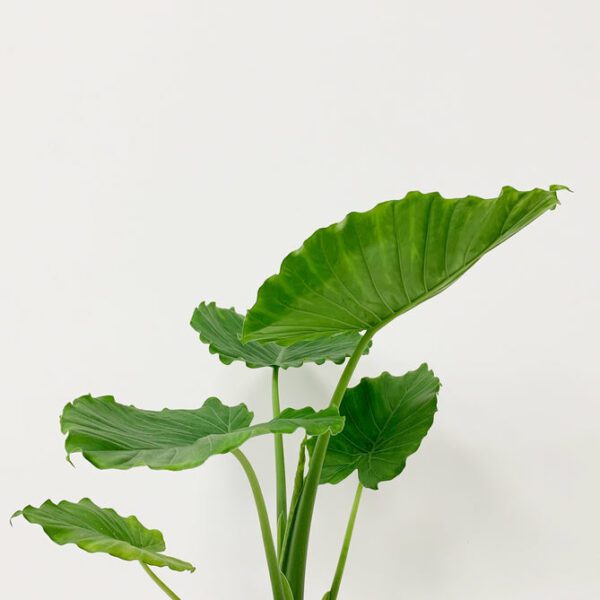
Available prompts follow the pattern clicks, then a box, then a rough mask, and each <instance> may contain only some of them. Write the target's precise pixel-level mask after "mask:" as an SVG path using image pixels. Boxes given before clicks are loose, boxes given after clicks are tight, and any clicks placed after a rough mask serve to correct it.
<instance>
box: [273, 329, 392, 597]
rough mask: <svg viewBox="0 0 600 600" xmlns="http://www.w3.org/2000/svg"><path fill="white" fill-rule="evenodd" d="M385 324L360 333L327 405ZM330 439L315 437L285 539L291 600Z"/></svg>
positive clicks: (336, 399)
mask: <svg viewBox="0 0 600 600" xmlns="http://www.w3.org/2000/svg"><path fill="white" fill-rule="evenodd" d="M385 323H386V322H383V323H381V325H378V326H377V327H374V328H372V329H369V330H367V331H366V332H365V333H364V334H363V336H362V338H361V340H360V342H359V343H358V345H357V346H356V348H355V349H354V352H353V353H352V356H351V357H350V360H348V363H347V364H346V367H345V369H344V371H343V373H342V376H341V377H340V380H339V382H338V384H337V386H336V388H335V391H334V392H333V396H332V398H331V403H330V406H334V407H336V408H339V406H340V404H341V403H342V399H343V397H344V393H345V391H346V389H347V387H348V384H349V383H350V379H351V377H352V375H353V373H354V370H355V369H356V365H357V364H358V361H359V360H360V358H361V356H362V354H363V352H364V351H365V349H366V348H367V346H368V345H369V342H370V341H371V339H372V337H373V336H374V335H375V333H377V331H379V329H380V328H381V327H382V326H383V325H384V324H385ZM330 437H331V434H330V433H324V434H323V435H321V436H319V437H318V438H317V442H316V443H315V447H314V450H313V455H312V458H311V461H310V466H309V469H308V473H307V475H306V479H305V481H304V487H303V489H302V495H301V496H300V501H299V503H298V510H297V513H296V516H295V518H294V524H293V530H292V532H291V535H290V537H289V552H287V553H286V561H285V564H284V566H283V567H284V573H285V575H286V577H287V579H288V581H289V583H290V587H291V589H292V593H293V594H294V599H295V600H303V598H304V577H305V574H306V558H307V554H308V540H309V537H310V526H311V522H312V516H313V512H314V507H315V500H316V497H317V490H318V488H319V481H320V479H321V471H322V470H323V463H324V462H325V455H326V453H327V446H328V445H329V438H330Z"/></svg>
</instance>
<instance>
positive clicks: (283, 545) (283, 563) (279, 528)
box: [142, 322, 385, 600]
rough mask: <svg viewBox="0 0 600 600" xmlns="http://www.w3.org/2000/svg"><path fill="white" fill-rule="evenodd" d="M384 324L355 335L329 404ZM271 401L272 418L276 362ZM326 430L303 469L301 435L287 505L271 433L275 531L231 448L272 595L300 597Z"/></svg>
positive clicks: (244, 462) (276, 409)
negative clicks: (248, 494)
mask: <svg viewBox="0 0 600 600" xmlns="http://www.w3.org/2000/svg"><path fill="white" fill-rule="evenodd" d="M384 324H385V322H384V323H382V324H381V325H380V326H378V327H376V328H373V329H370V330H368V331H367V332H366V333H364V334H363V336H362V337H361V339H360V342H359V343H358V345H357V346H356V348H355V350H354V352H353V353H352V356H350V358H349V360H348V362H347V363H346V366H345V368H344V370H343V372H342V375H341V377H340V379H339V381H338V384H337V386H336V388H335V390H334V392H333V396H332V398H331V402H330V404H329V406H331V407H334V408H339V407H340V404H341V403H342V399H343V397H344V393H345V392H346V389H347V388H348V384H349V383H350V379H351V377H352V375H353V373H354V371H355V369H356V365H357V364H358V361H359V360H360V358H361V356H362V355H363V353H364V351H365V349H366V348H367V346H368V345H369V342H370V341H371V339H372V338H373V336H374V335H375V333H376V332H377V331H378V330H379V329H380V328H381V327H382V326H383V325H384ZM271 391H272V405H273V417H274V418H277V417H278V416H279V413H280V412H281V406H280V400H279V368H278V367H273V370H272V386H271ZM330 437H331V434H330V433H325V434H322V435H320V436H319V437H318V438H317V441H316V443H315V446H314V450H313V452H312V456H311V459H310V463H309V468H308V471H307V473H306V475H305V473H304V471H305V461H306V439H305V440H304V441H303V442H302V445H301V448H300V456H299V459H298V466H297V468H296V477H295V480H294V489H293V493H292V496H291V501H290V504H289V510H288V498H287V496H288V495H287V484H286V475H285V456H284V448H283V436H282V435H281V434H275V435H274V443H275V476H276V537H275V538H274V537H273V531H272V528H271V523H270V519H269V513H268V510H267V505H266V503H265V498H264V495H263V492H262V489H261V486H260V482H259V480H258V477H257V476H256V472H255V471H254V468H253V467H252V464H251V463H250V461H249V460H248V458H247V457H246V455H245V454H244V453H243V452H242V451H241V450H240V449H237V450H234V451H233V452H232V454H233V455H234V456H235V457H236V458H237V460H238V461H239V463H240V465H241V466H242V469H243V470H244V473H245V474H246V477H247V478H248V482H249V484H250V488H251V490H252V495H253V497H254V502H255V504H256V511H257V513H258V521H259V524H260V530H261V536H262V541H263V546H264V550H265V556H266V559H267V567H268V571H269V578H270V581H271V589H272V592H273V599H274V600H303V599H304V580H305V574H306V560H307V556H308V542H309V537H310V528H311V523H312V516H313V512H314V507H315V501H316V497H317V490H318V487H319V482H320V479H321V472H322V469H323V463H324V462H325V455H326V453H327V446H328V445H329V439H330ZM362 489H363V486H362V485H361V484H360V483H358V485H357V489H356V494H355V496H354V502H353V504H352V509H351V511H350V516H349V519H348V525H347V527H346V532H345V535H344V540H343V543H342V548H341V551H340V556H339V559H338V563H337V567H336V570H335V573H334V576H333V580H332V583H331V588H330V590H329V592H328V594H329V595H328V596H327V595H326V598H327V600H336V598H337V597H338V594H339V590H340V585H341V581H342V575H343V573H344V568H345V566H346V559H347V557H348V549H349V547H350V541H351V539H352V532H353V530H354V523H355V521H356V515H357V512H358V507H359V504H360V498H361V494H362ZM142 567H143V568H144V570H145V571H146V572H147V573H148V575H149V576H150V577H151V579H152V580H153V581H154V582H155V583H156V584H157V585H158V586H159V587H160V589H161V590H162V591H163V592H164V593H165V594H166V595H167V596H168V597H169V598H171V599H172V600H181V599H180V598H179V596H177V595H176V594H175V593H174V592H173V591H172V590H171V589H170V588H169V587H168V586H167V585H166V584H165V583H164V582H163V581H162V580H161V579H160V578H159V577H158V576H157V575H156V574H155V573H154V572H153V571H152V570H150V568H149V567H148V566H147V565H145V564H143V563H142Z"/></svg>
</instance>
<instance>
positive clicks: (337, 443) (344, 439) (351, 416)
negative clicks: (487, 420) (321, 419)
mask: <svg viewBox="0 0 600 600" xmlns="http://www.w3.org/2000/svg"><path fill="white" fill-rule="evenodd" d="M439 389H440V382H439V379H438V378H437V377H435V375H434V374H433V372H432V371H430V370H429V368H428V367H427V365H421V366H420V367H419V368H418V369H417V370H416V371H410V372H409V373H406V374H405V375H403V376H401V377H393V376H392V375H390V374H389V373H383V374H381V375H380V376H379V377H376V378H374V379H369V378H364V379H362V380H361V382H360V383H359V384H358V385H357V386H356V387H353V388H349V389H348V390H346V393H345V394H344V400H343V402H342V405H341V407H340V414H341V415H343V416H344V417H345V418H346V426H345V427H344V430H343V431H342V433H340V435H338V436H336V437H334V438H332V439H331V441H330V442H329V447H328V448H327V454H326V457H325V463H324V465H323V471H322V474H321V483H338V482H340V481H342V480H343V479H345V478H346V477H348V475H350V474H351V473H352V472H353V471H355V470H356V471H358V477H359V479H360V482H361V483H362V484H363V485H364V486H365V487H368V488H372V489H377V487H378V484H379V483H380V482H382V481H388V480H390V479H393V478H394V477H396V476H397V475H399V474H400V473H401V472H402V471H403V470H404V467H405V465H406V459H407V458H408V457H409V456H410V455H411V454H413V453H414V452H416V451H417V450H418V448H419V445H420V444H421V441H422V440H423V438H424V437H425V436H426V435H427V432H428V431H429V428H430V427H431V425H432V424H433V416H434V414H435V412H436V410H437V393H438V391H439ZM311 441H312V440H311ZM312 445H314V442H313V444H312Z"/></svg>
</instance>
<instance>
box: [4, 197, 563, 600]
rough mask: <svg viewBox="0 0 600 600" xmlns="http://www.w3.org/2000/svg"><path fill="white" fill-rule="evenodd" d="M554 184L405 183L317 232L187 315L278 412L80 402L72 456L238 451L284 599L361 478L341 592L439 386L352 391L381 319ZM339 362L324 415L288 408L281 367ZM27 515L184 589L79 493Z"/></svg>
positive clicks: (139, 538)
mask: <svg viewBox="0 0 600 600" xmlns="http://www.w3.org/2000/svg"><path fill="white" fill-rule="evenodd" d="M560 189H563V188H562V186H551V187H550V188H549V189H548V190H544V189H534V190H531V191H527V192H520V191H517V190H515V189H514V188H510V187H505V188H503V189H502V191H501V193H500V195H499V196H498V197H497V198H494V199H483V198H478V197H474V196H468V197H465V198H457V199H446V198H443V197H442V196H440V195H439V194H437V193H430V194H423V193H420V192H411V193H409V194H407V195H406V196H405V197H404V198H403V199H402V200H393V201H388V202H384V203H382V204H379V205H377V206H376V207H375V208H373V209H371V210H370V211H368V212H365V213H351V214H349V215H348V216H347V217H346V219H345V220H344V221H342V222H341V223H338V224H334V225H331V226H329V227H326V228H324V229H319V230H318V231H316V232H315V233H314V234H313V235H312V236H310V237H309V238H308V239H307V240H306V241H305V242H304V244H303V245H302V247H301V248H300V249H299V250H297V251H295V252H292V253H291V254H289V255H288V256H287V257H286V258H285V259H284V261H283V263H282V265H281V270H280V272H279V273H278V274H277V275H274V276H273V277H271V278H269V279H268V280H267V281H266V282H265V283H264V284H263V285H262V287H261V288H260V289H259V292H258V296H257V300H256V303H255V304H254V306H253V307H252V308H251V309H250V310H249V311H248V313H247V314H246V315H245V316H242V315H239V314H238V313H236V312H235V310H233V309H223V308H219V307H217V306H216V305H215V304H214V303H204V302H203V303H201V304H200V305H199V306H198V307H197V308H196V310H195V311H194V314H193V317H192V323H191V324H192V326H193V328H194V329H195V330H196V331H197V332H198V333H199V336H200V339H201V341H202V342H204V343H206V344H208V347H209V350H210V351H211V352H212V353H214V354H217V355H218V356H219V357H220V359H221V361H222V362H224V363H225V364H230V363H231V362H233V361H241V362H244V363H246V364H247V365H248V366H249V367H252V368H267V369H269V371H270V372H271V379H272V398H271V400H272V406H273V418H272V419H271V420H270V421H268V422H265V423H259V424H255V423H253V422H252V420H253V414H252V413H251V412H250V411H249V410H248V408H247V407H246V406H245V405H243V404H240V405H237V406H232V407H229V406H225V405H223V404H222V403H221V401H220V400H218V399H217V398H214V397H211V398H209V399H207V400H206V402H205V403H204V404H203V406H202V407H200V408H198V409H194V410H178V409H164V410H162V411H148V410H143V409H139V408H135V407H132V406H126V405H123V404H119V403H117V402H116V401H115V399H114V398H112V397H111V396H102V397H92V396H90V395H87V396H82V397H80V398H78V399H76V400H74V401H73V402H71V403H69V404H67V405H66V406H65V408H64V410H63V413H62V416H61V428H62V432H63V433H64V434H66V441H65V446H66V450H67V453H68V456H69V457H70V456H71V455H72V454H74V453H81V454H82V455H83V457H84V458H85V459H87V460H88V461H89V462H90V463H91V464H93V465H94V466H95V467H97V468H99V469H129V468H133V467H140V466H146V467H149V468H151V469H167V470H173V471H179V470H183V469H190V468H195V467H198V466H200V465H201V464H203V463H204V462H205V461H206V460H207V459H209V458H210V457H211V456H213V455H215V454H225V453H231V454H232V455H233V456H234V457H235V458H236V459H237V460H238V461H239V463H240V465H241V467H242V469H243V470H244V472H245V474H246V475H247V477H248V481H249V484H250V486H251V489H252V493H253V496H254V500H255V503H256V508H257V512H258V517H259V521H260V526H261V533H262V541H263V545H264V549H265V556H266V559H267V567H268V573H269V578H270V582H271V588H272V594H273V598H274V599H275V600H290V599H294V600H303V598H304V580H305V570H306V557H307V553H308V542H309V535H310V529H311V521H312V516H313V511H314V508H315V503H316V499H317V492H318V488H319V485H321V484H327V483H329V484H335V483H338V482H340V481H342V480H343V479H345V478H347V477H349V476H351V475H353V474H354V471H356V472H357V479H358V482H357V488H356V494H355V497H354V501H353V503H352V507H351V511H350V517H349V521H348V526H347V530H346V534H345V536H344V540H343V544H342V550H341V553H340V557H339V560H338V565H337V568H336V571H335V573H334V575H333V579H332V583H331V586H330V589H329V590H328V591H326V593H325V596H324V600H334V599H335V598H338V596H339V591H340V585H341V580H342V575H343V572H344V568H345V564H346V558H347V555H348V549H349V544H350V540H351V537H352V531H353V527H354V522H355V519H356V516H357V511H358V508H359V504H360V498H361V495H362V492H363V489H364V488H365V487H366V488H369V489H374V490H376V489H378V486H379V484H380V483H381V482H384V481H389V480H391V479H393V478H395V477H396V476H397V475H399V474H400V473H401V472H402V470H403V469H404V467H405V464H406V460H407V458H408V457H409V456H410V455H411V454H412V453H414V452H415V451H416V450H417V449H418V447H419V445H420V443H421V441H422V439H423V438H424V437H425V435H426V434H427V432H428V430H429V428H430V427H431V425H432V423H433V418H434V414H435V411H436V406H437V396H438V392H439V389H440V382H439V380H438V379H437V378H436V377H435V375H434V374H433V372H432V371H431V370H430V369H429V367H428V366H427V365H421V366H420V367H418V368H417V369H415V370H414V371H411V372H408V373H406V374H404V375H400V376H395V375H391V374H389V373H385V372H384V373H382V374H381V375H379V376H378V377H375V378H365V379H363V380H362V381H361V382H360V383H359V384H358V385H356V386H355V387H348V386H349V383H350V379H351V377H352V375H353V373H354V370H355V368H356V365H357V364H358V361H359V360H360V358H361V356H362V355H363V354H365V353H366V352H368V351H369V349H370V346H371V343H372V340H373V338H374V336H375V334H376V333H377V332H378V331H379V330H381V329H382V328H383V327H384V326H385V325H387V324H388V323H390V322H391V321H392V320H394V319H395V318H396V317H397V316H399V315H401V314H404V313H406V312H408V311H409V310H410V309H411V308H413V307H415V306H417V305H418V304H420V303H422V302H424V301H426V300H428V299H429V298H432V297H433V296H435V295H437V294H438V293H440V292H441V291H443V290H444V289H445V288H446V287H448V286H449V285H450V284H452V283H453V282H454V281H456V280H457V279H458V278H459V277H460V276H461V275H462V274H463V273H465V272H466V271H467V270H468V269H469V268H470V267H471V266H473V265H474V264H475V263H476V262H477V261H478V260H479V259H480V258H481V257H482V256H483V255H484V254H486V253H487V252H488V251H490V250H491V249H493V248H494V247H496V246H497V245H499V244H500V243H502V242H503V241H505V240H507V239H508V238H509V237H511V236H512V235H514V234H515V233H517V232H518V231H520V230H521V229H522V228H524V227H525V226H526V225H528V224H529V223H531V222H532V221H533V220H535V219H536V218H537V217H539V216H541V215H542V214H543V213H545V212H546V211H548V210H552V209H554V208H555V207H556V205H557V204H558V197H557V192H558V191H559V190H560ZM346 359H347V362H346V365H345V367H344V369H343V371H342V374H341V377H340V380H339V382H338V384H337V386H336V388H335V390H334V391H333V395H332V397H331V399H330V402H329V406H328V407H327V408H325V409H321V410H316V409H315V408H313V407H306V408H303V409H291V408H285V409H283V410H282V409H281V401H280V398H279V376H280V373H281V371H282V370H285V369H288V368H298V367H301V366H302V365H303V364H305V363H308V362H312V363H317V364H321V363H323V362H325V361H326V360H331V361H333V362H336V363H343V362H345V361H346ZM298 429H301V430H303V431H304V432H305V434H306V435H305V438H304V440H303V442H302V443H301V445H300V449H299V459H298V464H297V466H296V469H295V477H294V484H293V487H292V488H291V490H288V486H287V483H286V468H285V464H284V453H283V443H284V435H285V434H289V433H292V432H294V431H296V430H298ZM260 435H273V439H274V446H275V473H276V480H277V503H276V510H275V512H274V514H273V517H274V518H273V520H272V522H271V519H270V518H269V514H268V511H267V507H266V505H265V501H264V498H263V495H262V491H261V487H260V483H259V481H258V478H257V477H256V474H255V472H254V469H253V467H252V465H251V464H250V462H249V460H248V459H247V457H246V456H245V454H244V453H243V451H242V450H241V446H242V445H243V444H244V443H246V442H247V441H249V440H250V439H251V438H253V437H256V436H260ZM288 492H291V493H288ZM18 515H22V516H23V517H24V518H25V519H26V520H27V521H29V522H32V523H37V524H39V525H41V526H42V527H43V528H44V530H45V532H46V533H47V534H48V536H49V537H50V538H51V539H52V540H54V541H55V542H57V543H59V544H66V543H74V544H76V545H78V546H79V547H81V548H82V549H84V550H86V551H89V552H105V553H108V554H111V555H113V556H116V557H118V558H121V559H124V560H129V561H138V562H139V563H140V564H141V567H142V568H143V569H144V571H146V573H147V574H148V575H149V576H150V577H151V579H152V580H153V581H154V582H155V583H156V584H157V585H158V586H159V587H160V589H161V590H162V591H163V592H164V593H165V594H166V595H167V596H168V597H170V598H178V596H177V595H176V594H175V592H173V591H172V590H171V589H170V588H169V587H168V586H167V585H166V583H164V582H163V581H162V579H160V578H159V577H158V575H157V574H156V573H155V572H154V571H153V570H152V568H151V567H169V568H170V569H172V570H175V571H186V570H188V571H193V569H194V567H193V566H192V565H191V564H190V563H188V562H186V561H183V560H180V559H177V558H173V557H171V556H168V555H165V554H164V550H165V544H164V540H163V538H162V535H161V534H160V532H158V531H156V530H150V529H147V528H146V527H144V526H143V525H142V524H141V523H140V522H139V521H138V520H137V519H136V518H135V517H127V518H124V517H121V516H120V515H118V514H117V513H116V512H115V511H113V510H112V509H106V508H100V507H98V506H97V505H96V504H94V503H93V502H92V501H91V500H89V499H86V498H84V499H83V500H80V501H79V502H77V503H73V502H67V501H62V502H59V503H58V504H55V503H54V502H52V501H50V500H48V501H46V502H45V503H44V504H42V505H41V506H40V507H39V508H35V507H32V506H27V507H25V508H24V509H22V510H20V511H17V512H16V513H15V515H14V516H18Z"/></svg>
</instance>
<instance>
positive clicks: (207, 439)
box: [61, 395, 344, 471]
mask: <svg viewBox="0 0 600 600" xmlns="http://www.w3.org/2000/svg"><path fill="white" fill-rule="evenodd" d="M252 417H253V413H251V412H250V411H249V410H248V409H247V407H246V406H245V405H244V404H240V405H238V406H234V407H228V406H224V405H223V404H222V403H221V402H220V400H218V399H217V398H209V399H208V400H206V402H205V403H204V405H203V406H202V407H201V408H197V409H193V410H170V409H164V410H161V411H151V410H141V409H138V408H135V407H133V406H125V405H123V404H118V403H117V402H115V399H114V398H113V397H112V396H102V397H99V398H93V397H92V396H89V395H88V396H82V397H81V398H78V399H77V400H75V401H73V402H72V403H70V404H67V406H66V407H65V409H64V411H63V414H62V417H61V427H62V432H63V433H66V434H68V435H67V439H66V442H65V447H66V449H67V452H68V454H69V455H70V454H71V453H73V452H81V453H82V454H83V456H84V457H85V458H86V459H87V460H89V461H90V462H91V463H92V464H93V465H94V466H96V467H98V468H99V469H129V468H131V467H137V466H148V467H150V468H151V469H167V470H171V471H180V470H183V469H191V468H193V467H197V466H198V465H201V464H202V463H203V462H205V461H206V460H207V459H208V458H209V457H210V456H213V455H215V454H225V453H227V452H230V451H231V450H234V449H236V448H239V447H240V446H241V445H242V444H243V443H244V442H246V441H247V440H248V439H250V438H252V437H256V436H259V435H265V434H268V433H293V432H294V431H296V429H299V428H301V429H305V430H306V432H307V433H308V434H309V435H320V434H322V433H325V432H327V431H329V432H331V433H333V434H336V433H339V432H340V431H341V429H342V428H343V426H344V420H343V418H341V417H340V416H339V413H338V411H337V410H336V409H335V408H327V409H325V410H321V411H319V412H315V411H314V410H313V409H312V408H302V409H292V408H287V409H285V410H284V411H282V412H281V414H280V415H279V417H277V418H276V419H273V420H272V421H269V422H267V423H261V424H258V425H250V423H251V422H252Z"/></svg>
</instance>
